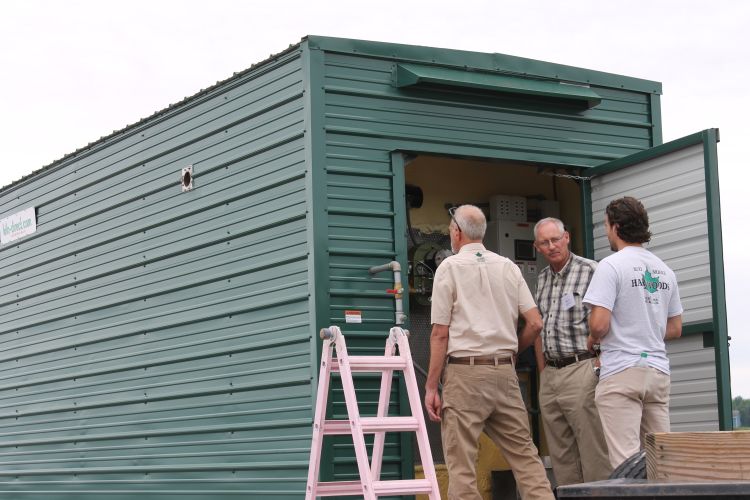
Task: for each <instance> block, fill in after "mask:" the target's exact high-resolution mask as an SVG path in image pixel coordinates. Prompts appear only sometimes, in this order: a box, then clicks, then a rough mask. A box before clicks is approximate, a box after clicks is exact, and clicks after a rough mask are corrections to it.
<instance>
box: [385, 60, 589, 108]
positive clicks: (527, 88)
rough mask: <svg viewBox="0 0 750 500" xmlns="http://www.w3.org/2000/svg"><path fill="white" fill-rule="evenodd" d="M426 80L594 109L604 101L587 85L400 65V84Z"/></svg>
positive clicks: (431, 82)
mask: <svg viewBox="0 0 750 500" xmlns="http://www.w3.org/2000/svg"><path fill="white" fill-rule="evenodd" d="M422 83H430V84H438V85H448V86H454V87H469V88H476V89H483V90H489V91H495V92H504V93H512V94H525V95H531V96H537V97H547V98H554V99H563V100H566V101H573V102H576V103H578V104H580V105H584V106H585V107H587V108H593V107H594V106H597V105H598V104H599V103H600V102H601V101H602V98H601V96H599V94H597V93H596V92H594V91H593V90H591V88H589V87H588V86H585V85H578V84H572V83H565V82H560V81H555V80H541V79H532V78H524V77H521V76H511V75H502V74H493V73H484V72H478V71H466V70H460V69H452V68H445V67H438V66H423V65H419V64H398V65H397V67H396V75H395V85H396V87H411V86H415V85H419V84H422Z"/></svg>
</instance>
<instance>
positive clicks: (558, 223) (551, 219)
mask: <svg viewBox="0 0 750 500" xmlns="http://www.w3.org/2000/svg"><path fill="white" fill-rule="evenodd" d="M549 222H551V223H552V224H554V225H555V226H557V229H559V230H560V234H563V233H564V232H565V224H563V222H562V221H561V220H560V219H555V218H554V217H546V218H544V219H542V220H540V221H539V222H537V223H536V224H535V225H534V239H537V238H538V233H539V227H540V226H541V225H542V224H547V223H549Z"/></svg>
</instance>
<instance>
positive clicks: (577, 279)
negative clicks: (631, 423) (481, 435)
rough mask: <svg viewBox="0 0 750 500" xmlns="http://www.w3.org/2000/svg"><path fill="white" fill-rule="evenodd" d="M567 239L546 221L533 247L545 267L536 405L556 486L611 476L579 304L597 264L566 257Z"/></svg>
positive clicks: (556, 223) (554, 222) (558, 225)
mask: <svg viewBox="0 0 750 500" xmlns="http://www.w3.org/2000/svg"><path fill="white" fill-rule="evenodd" d="M569 244H570V234H568V232H567V231H566V230H565V226H564V225H563V223H562V221H560V220H558V219H555V218H552V217H549V218H546V219H542V220H540V221H539V222H537V224H536V226H534V246H535V247H536V249H537V251H538V252H540V253H541V254H542V255H544V258H545V259H546V260H547V262H548V263H549V266H548V267H545V268H544V269H543V270H542V271H541V272H540V273H539V277H538V279H537V289H536V303H537V305H538V307H539V312H540V313H541V315H542V321H543V322H544V327H543V328H542V333H541V335H540V336H539V337H537V339H536V343H535V346H534V350H535V353H536V360H537V366H538V367H539V372H540V388H539V406H540V408H541V411H542V422H543V423H544V432H545V437H546V439H547V446H548V448H549V453H550V458H551V459H552V469H553V471H554V473H555V479H556V480H557V484H558V485H560V486H562V485H565V484H575V483H582V482H588V481H599V480H602V479H607V478H608V477H609V474H610V473H611V472H612V468H611V466H610V464H609V458H608V455H607V445H606V442H605V440H604V434H603V432H602V425H601V421H600V420H599V413H598V412H597V410H596V404H595V403H594V391H595V389H596V384H597V382H598V367H597V363H596V357H595V355H594V354H592V353H591V352H590V351H589V350H588V347H587V344H586V341H587V339H588V335H589V329H588V314H589V313H588V309H587V308H586V307H584V305H583V302H582V299H583V296H584V294H585V293H586V289H587V288H588V286H589V282H590V281H591V277H592V276H593V275H594V270H595V269H596V262H594V261H593V260H589V259H584V258H583V257H579V256H577V255H574V254H573V253H571V252H570V249H569Z"/></svg>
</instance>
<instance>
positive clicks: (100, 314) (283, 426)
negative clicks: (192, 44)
mask: <svg viewBox="0 0 750 500" xmlns="http://www.w3.org/2000/svg"><path fill="white" fill-rule="evenodd" d="M304 85H305V77H304V71H303V65H302V57H301V55H300V50H299V47H297V48H296V49H292V50H289V51H287V52H286V53H284V54H282V55H280V56H278V57H276V58H274V59H271V60H269V61H267V62H265V63H263V64H262V65H259V66H258V67H255V68H253V69H251V70H249V71H248V72H245V73H243V74H240V75H238V76H236V77H234V78H232V79H230V80H228V81H226V82H223V83H222V84H220V85H217V86H216V87H214V88H212V89H209V90H208V91H205V92H202V93H200V94H198V95H197V96H194V97H192V98H190V99H188V100H186V101H185V102H183V103H180V104H179V105H177V106H174V107H171V108H168V109H167V110H164V111H163V112H160V113H157V114H156V115H154V116H153V117H150V118H148V119H146V120H143V121H142V122H141V123H139V124H136V125H135V126H132V127H129V128H127V129H125V130H123V131H122V132H119V133H116V134H114V135H112V136H110V137H108V138H106V139H105V140H102V141H100V142H98V143H96V144H93V145H91V146H90V147H89V148H86V149H83V150H80V151H78V152H77V153H76V154H74V155H71V156H69V157H66V158H64V159H63V160H61V161H59V162H57V163H55V164H53V165H51V166H50V167H47V168H46V169H44V170H41V171H39V172H37V173H36V174H34V175H32V176H30V177H29V178H27V179H25V180H23V181H21V182H17V183H15V184H13V185H11V186H9V187H6V188H5V189H3V190H2V191H0V214H2V216H5V215H7V214H11V213H14V212H16V211H18V210H21V209H23V208H26V207H29V206H34V207H36V209H37V223H38V230H37V232H36V234H34V235H32V236H29V237H27V238H24V239H21V240H19V241H17V242H13V243H12V244H9V245H3V246H2V247H0V262H1V265H0V314H1V315H2V318H3V321H2V323H0V496H1V497H3V498H5V497H6V496H7V497H8V498H10V497H11V496H12V497H13V498H44V499H55V498H60V499H62V498H69V499H73V498H84V497H90V498H105V497H106V498H133V497H134V495H136V494H137V495H139V497H140V498H207V499H208V498H211V499H214V498H225V497H227V498H228V497H232V498H235V497H237V496H238V495H243V496H244V498H299V497H300V494H301V492H302V491H304V487H305V480H306V474H307V464H308V453H309V443H310V424H311V421H312V414H311V412H312V410H311V405H312V397H311V395H312V386H311V379H312V378H314V377H315V375H314V373H315V372H317V365H316V363H317V361H316V360H315V359H314V356H313V355H312V354H311V347H312V348H314V346H315V343H314V342H313V341H312V340H311V327H310V322H311V314H310V298H309V297H310V288H311V286H312V285H311V278H310V277H311V276H312V274H311V272H310V260H309V256H308V253H309V252H308V248H309V246H310V245H309V242H308V235H309V231H308V227H309V225H310V222H309V220H308V217H307V211H308V203H309V199H308V196H307V182H308V180H307V178H306V174H305V172H306V168H307V163H308V160H307V158H306V153H305V152H306V148H305V144H306V143H305V134H304V129H305V120H306V116H305V99H304V92H303V87H304ZM113 97H116V96H113ZM188 164H191V165H193V166H194V169H195V171H194V172H195V177H194V184H195V189H194V190H193V191H190V192H186V193H182V192H181V189H180V184H179V179H180V171H181V168H182V167H184V166H186V165H188Z"/></svg>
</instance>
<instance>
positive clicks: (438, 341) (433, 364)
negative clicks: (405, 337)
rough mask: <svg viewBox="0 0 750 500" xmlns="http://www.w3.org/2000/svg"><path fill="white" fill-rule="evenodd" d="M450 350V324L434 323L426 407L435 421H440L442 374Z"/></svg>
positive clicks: (428, 413) (426, 384) (426, 385)
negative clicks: (440, 384)
mask: <svg viewBox="0 0 750 500" xmlns="http://www.w3.org/2000/svg"><path fill="white" fill-rule="evenodd" d="M447 351H448V325H440V324H437V323H434V324H433V325H432V333H431V334H430V368H429V371H428V372H427V382H425V385H424V407H425V409H426V410H427V416H428V417H430V420H432V421H433V422H440V414H441V412H442V409H443V402H442V401H441V400H440V394H438V385H439V383H440V376H441V375H442V373H443V366H444V365H445V356H446V352H447Z"/></svg>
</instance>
